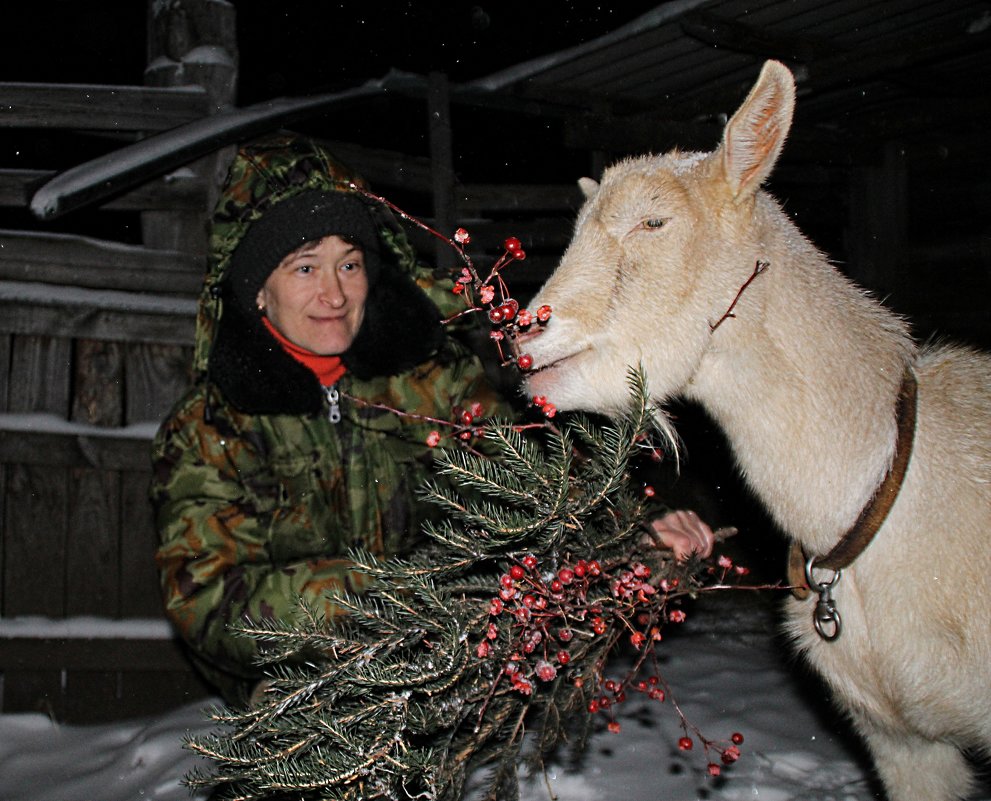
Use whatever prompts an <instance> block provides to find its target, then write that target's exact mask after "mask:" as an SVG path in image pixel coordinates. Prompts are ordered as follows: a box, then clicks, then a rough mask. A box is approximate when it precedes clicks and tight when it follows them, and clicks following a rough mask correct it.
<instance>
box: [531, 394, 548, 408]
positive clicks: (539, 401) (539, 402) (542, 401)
mask: <svg viewBox="0 0 991 801" xmlns="http://www.w3.org/2000/svg"><path fill="white" fill-rule="evenodd" d="M533 405H534V406H546V405H547V396H546V395H534V396H533Z"/></svg>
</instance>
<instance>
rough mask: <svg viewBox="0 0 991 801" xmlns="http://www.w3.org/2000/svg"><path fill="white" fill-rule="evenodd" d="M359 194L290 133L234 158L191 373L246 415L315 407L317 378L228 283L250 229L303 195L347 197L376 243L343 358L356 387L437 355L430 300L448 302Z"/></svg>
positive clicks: (400, 236) (385, 216)
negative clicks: (363, 212) (359, 315)
mask: <svg viewBox="0 0 991 801" xmlns="http://www.w3.org/2000/svg"><path fill="white" fill-rule="evenodd" d="M355 187H361V188H366V184H365V182H364V181H363V180H362V179H361V177H360V176H358V175H357V174H356V173H354V172H353V171H352V170H350V169H349V168H348V167H346V166H345V165H343V164H342V163H341V162H340V161H338V160H337V159H335V158H334V157H333V155H332V154H331V153H330V152H329V151H328V150H327V148H326V147H325V146H324V145H322V144H321V143H319V142H317V141H315V140H313V139H310V138H307V137H303V136H298V135H295V134H289V133H280V134H276V135H274V136H269V137H265V138H263V139H258V140H255V141H252V142H250V143H248V144H245V145H243V146H242V147H241V148H240V149H239V150H238V152H237V154H236V156H235V157H234V160H233V161H232V163H231V166H230V168H229V170H228V175H227V180H226V182H225V183H224V186H223V188H222V190H221V195H220V198H219V201H218V203H217V206H216V209H215V211H214V216H213V221H212V228H211V236H210V254H209V263H208V272H207V276H206V280H205V281H204V285H203V290H202V292H201V295H200V299H199V308H198V313H197V320H196V339H195V349H194V357H193V368H194V371H195V373H196V374H197V375H203V374H206V375H207V376H208V380H210V381H213V382H215V383H216V384H217V385H218V386H219V387H220V388H221V390H222V391H223V393H224V395H225V396H226V397H227V398H228V400H230V401H231V402H232V403H234V405H235V406H237V407H238V408H240V409H241V410H242V411H245V412H250V413H277V412H285V413H299V412H306V411H317V410H318V409H319V408H321V406H320V405H321V403H322V399H321V398H322V396H321V393H320V392H319V383H318V382H317V380H316V377H315V376H313V375H312V374H311V373H310V372H309V371H308V370H307V369H306V368H305V367H303V366H302V365H300V364H299V363H298V362H296V361H295V360H294V359H292V357H290V356H289V355H288V354H286V353H285V352H284V351H283V350H282V348H281V346H280V345H279V344H278V343H277V342H275V340H274V339H273V338H272V337H271V335H269V334H268V332H267V331H265V330H264V327H263V324H262V319H261V315H260V314H255V313H254V310H253V309H242V308H238V305H239V304H237V303H234V302H233V301H234V295H233V293H232V290H231V282H230V280H229V277H230V276H229V272H230V267H231V260H232V256H233V254H234V252H235V250H237V247H238V245H239V244H240V243H241V241H242V240H243V239H244V237H245V235H246V234H247V232H248V231H249V230H250V229H251V226H252V224H253V223H254V222H255V221H256V220H258V219H260V218H261V217H262V216H263V215H265V214H266V212H267V211H269V210H271V209H272V208H274V207H276V206H277V205H278V204H280V203H282V202H284V201H286V200H288V199H290V198H294V197H296V196H298V195H300V194H301V193H303V192H308V191H312V190H318V191H322V192H342V193H353V196H355V197H358V198H360V199H361V201H362V202H363V203H365V204H366V205H367V209H368V212H369V214H370V215H371V217H372V220H373V223H374V227H375V229H376V230H377V234H378V237H379V239H380V242H379V247H378V248H377V250H378V253H377V256H376V258H377V260H378V265H377V268H376V270H377V274H376V277H375V281H374V282H373V283H372V284H371V286H370V288H369V295H368V298H367V300H366V306H365V317H364V321H363V323H362V326H361V329H360V330H359V332H358V334H357V336H356V337H355V341H354V342H353V343H352V345H351V347H350V348H349V349H348V351H347V352H346V353H344V354H342V359H343V361H344V363H345V364H346V365H347V367H348V369H349V371H350V372H351V373H353V374H354V375H355V376H356V377H357V378H359V379H370V378H373V377H376V376H380V375H396V374H398V373H400V372H403V371H405V370H407V369H410V368H412V367H414V366H415V365H417V364H420V363H422V362H423V361H425V360H426V359H428V358H429V357H430V356H432V355H433V354H434V353H435V352H436V351H437V350H438V349H439V348H440V347H441V345H442V343H443V341H444V332H443V329H442V327H441V325H440V319H441V316H442V313H441V311H440V310H439V309H438V308H437V305H436V304H435V303H434V301H433V300H432V299H431V297H429V296H428V292H429V293H430V294H431V295H434V297H438V296H439V295H440V296H443V295H447V297H448V298H449V297H450V294H449V292H443V291H441V292H440V293H439V295H438V293H435V292H434V291H432V290H433V288H434V284H435V281H434V277H433V276H432V275H431V273H430V272H429V271H428V270H425V269H424V268H422V267H421V266H419V265H418V264H417V261H416V256H415V254H414V252H413V249H412V247H411V246H410V245H409V242H408V240H407V238H406V235H405V232H404V231H403V230H402V229H401V228H400V227H399V225H398V223H397V222H396V220H395V218H394V216H393V215H392V213H391V212H390V211H389V210H388V209H387V208H385V207H384V206H382V205H380V204H378V203H374V202H372V201H368V200H367V199H366V198H365V197H364V195H361V194H360V193H356V192H355ZM448 285H449V283H448ZM438 288H439V287H438ZM425 290H427V291H425ZM441 302H442V303H444V304H445V305H446V303H445V302H444V301H441ZM240 305H244V304H243V303H241V304H240Z"/></svg>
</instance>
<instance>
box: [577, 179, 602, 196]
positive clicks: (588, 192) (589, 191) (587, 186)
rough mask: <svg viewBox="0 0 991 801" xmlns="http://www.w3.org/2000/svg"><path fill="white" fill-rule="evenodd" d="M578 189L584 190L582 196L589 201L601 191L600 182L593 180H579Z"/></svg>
mask: <svg viewBox="0 0 991 801" xmlns="http://www.w3.org/2000/svg"><path fill="white" fill-rule="evenodd" d="M578 188H579V189H581V190H582V194H583V195H584V196H585V199H586V200H588V199H589V198H590V197H592V195H594V194H595V193H596V192H598V191H599V182H598V181H596V180H593V179H592V178H579V179H578Z"/></svg>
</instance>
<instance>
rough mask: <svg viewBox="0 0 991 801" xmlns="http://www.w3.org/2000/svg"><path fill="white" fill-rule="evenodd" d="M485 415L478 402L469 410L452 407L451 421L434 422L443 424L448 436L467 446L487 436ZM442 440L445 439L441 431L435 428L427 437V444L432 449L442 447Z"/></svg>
mask: <svg viewBox="0 0 991 801" xmlns="http://www.w3.org/2000/svg"><path fill="white" fill-rule="evenodd" d="M484 415H485V409H484V407H483V406H482V404H480V403H477V402H476V403H472V404H471V405H470V406H469V407H468V408H467V409H465V408H463V407H461V406H454V407H452V408H451V420H450V421H446V420H434V421H433V422H436V423H440V424H443V425H444V426H445V428H446V429H447V436H449V437H451V438H452V439H456V440H458V441H459V442H461V443H464V444H467V443H470V442H473V441H474V440H475V439H477V438H478V437H481V436H482V435H483V434H485V425H484V420H483V417H484ZM441 439H443V437H442V435H441V433H440V431H439V430H438V429H436V428H435V429H434V430H432V431H431V432H430V433H429V434H428V435H427V439H426V443H427V445H429V446H430V447H431V448H436V447H437V446H438V445H440V442H441Z"/></svg>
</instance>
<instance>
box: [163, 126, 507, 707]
mask: <svg viewBox="0 0 991 801" xmlns="http://www.w3.org/2000/svg"><path fill="white" fill-rule="evenodd" d="M287 141H288V140H275V142H274V144H272V143H265V144H262V145H256V146H254V149H253V150H252V151H249V152H250V155H251V157H250V158H245V152H246V151H245V150H242V152H241V154H239V156H238V159H236V160H235V163H234V166H233V167H232V171H231V175H232V179H231V182H229V184H228V186H227V187H226V189H225V193H224V196H223V197H222V198H221V204H220V207H218V214H217V217H216V218H215V225H214V234H215V239H214V248H213V254H214V255H213V262H212V269H211V273H210V276H208V280H207V287H206V289H205V291H204V295H203V298H202V300H201V308H200V318H199V321H198V334H197V356H196V367H197V372H198V376H199V377H198V380H197V381H196V383H195V385H194V386H193V387H192V389H191V390H190V391H189V392H188V393H187V394H186V395H185V397H183V398H182V399H181V400H180V401H179V403H178V404H177V405H176V407H175V409H174V410H173V412H172V414H171V415H170V417H169V418H168V419H167V420H166V421H165V422H164V423H163V425H162V427H161V429H160V430H159V433H158V436H157V437H156V439H155V442H154V448H153V466H154V478H153V484H152V500H153V505H154V508H155V514H156V525H157V528H158V532H159V537H160V547H159V549H158V553H157V563H158V566H159V570H160V575H161V583H162V589H163V593H164V599H165V606H166V611H167V613H168V615H169V617H170V618H171V620H172V621H173V623H174V624H175V626H176V628H177V629H178V631H179V632H180V634H181V635H182V637H183V638H184V639H185V641H186V642H187V643H188V645H189V646H190V647H191V649H192V651H193V656H194V659H195V660H196V662H197V663H198V665H199V666H200V667H201V669H202V670H203V672H204V673H205V674H206V676H207V678H209V679H210V680H211V681H212V682H213V683H214V684H216V685H217V687H218V688H219V689H220V690H221V691H222V692H223V693H224V695H225V696H226V697H228V698H229V699H230V700H235V701H243V700H244V699H245V697H246V694H245V690H246V689H247V688H248V687H250V686H251V684H253V683H254V682H255V681H257V679H258V678H260V676H261V672H262V671H261V668H260V667H258V665H257V664H256V663H255V657H256V648H257V645H256V641H255V640H253V639H251V638H248V637H244V636H240V635H237V634H235V633H233V630H232V626H236V625H237V624H238V623H241V622H247V621H252V620H264V619H266V618H269V619H271V618H278V619H290V618H291V616H292V615H294V614H296V612H297V609H298V601H299V600H300V599H302V600H304V601H305V602H307V603H309V604H310V605H313V606H316V607H317V608H318V609H321V610H322V611H323V612H324V613H325V614H326V615H328V616H333V615H334V614H335V613H336V611H337V610H336V609H335V608H334V605H333V603H332V602H331V601H330V600H329V599H328V597H327V592H328V590H334V589H338V588H341V587H346V588H349V589H354V590H361V589H362V588H363V587H364V586H365V585H366V583H367V577H365V576H363V575H361V574H358V573H356V572H354V571H353V570H352V569H351V566H350V564H349V563H348V562H347V561H346V559H345V558H344V555H345V554H346V552H347V550H348V549H349V548H351V547H352V546H362V547H365V548H367V549H369V550H370V551H371V552H372V553H374V554H376V555H388V554H396V553H398V552H401V551H402V550H404V549H407V548H409V547H411V546H412V545H413V543H414V542H415V539H416V536H417V534H418V532H419V530H420V525H421V523H422V520H423V518H424V516H425V515H426V514H428V513H429V510H428V509H424V508H422V505H420V504H418V503H417V501H416V499H415V496H414V493H415V491H416V489H417V488H418V486H419V485H420V484H422V482H423V481H424V479H425V478H426V477H427V476H428V473H429V465H430V461H431V454H432V452H433V451H432V450H431V449H430V448H429V447H428V446H427V445H426V439H427V435H428V434H429V432H430V430H431V429H434V428H437V426H436V425H435V424H432V423H430V422H429V421H423V420H417V419H415V418H412V417H405V416H403V417H401V416H397V415H396V414H394V413H392V412H390V411H386V410H385V408H383V407H387V408H390V409H398V410H403V411H405V412H409V413H412V414H415V415H420V416H425V417H434V418H441V419H445V420H447V419H450V417H451V410H452V407H453V406H456V405H461V406H466V405H470V404H471V403H472V402H476V401H477V402H480V403H482V404H483V406H484V407H485V408H486V411H487V412H491V413H500V414H505V411H506V408H505V407H504V406H502V405H500V401H499V399H498V398H497V397H496V395H495V394H494V392H493V391H492V390H491V389H490V387H489V385H488V384H487V382H486V381H485V377H484V371H483V370H482V367H481V365H480V364H479V362H478V360H477V359H476V358H474V357H473V356H472V355H471V353H470V352H469V350H468V349H467V348H466V347H464V346H463V345H461V344H459V343H458V342H457V341H456V340H454V339H452V338H451V337H448V336H444V335H442V336H441V338H440V339H439V340H437V341H436V343H435V342H433V340H430V345H429V355H428V356H427V357H426V358H422V351H423V350H424V343H423V342H422V339H423V336H424V335H422V334H421V332H420V331H419V329H418V328H417V325H418V324H417V321H416V320H408V319H406V318H407V317H408V315H407V314H406V312H405V311H404V310H406V309H409V310H411V311H412V313H413V314H415V315H419V314H422V313H423V310H424V309H425V308H430V309H432V314H434V315H436V314H437V313H438V311H439V309H438V308H437V307H440V309H442V310H443V311H444V312H445V313H449V312H450V308H444V306H445V305H446V304H449V303H450V301H451V299H452V298H453V295H452V293H451V292H450V287H451V284H450V280H449V279H448V280H447V281H441V280H435V279H434V277H432V276H431V275H430V274H429V273H426V272H424V271H422V270H420V269H418V268H417V267H416V266H415V264H414V260H413V258H412V254H411V252H410V251H409V249H408V245H406V244H405V240H404V238H403V237H402V235H401V233H400V232H397V231H395V230H391V229H386V228H384V229H383V232H382V235H383V239H384V240H385V242H386V243H387V245H388V247H389V248H390V249H391V250H393V251H394V252H396V253H397V256H398V257H399V258H398V259H397V261H398V262H399V263H400V264H403V265H404V266H403V268H402V269H403V270H404V271H405V272H406V274H407V276H406V277H405V279H404V280H406V281H408V283H406V284H399V286H398V291H400V293H401V294H400V296H399V298H398V299H397V298H392V299H386V300H383V298H381V297H380V298H378V299H377V300H375V301H374V302H377V303H380V304H382V303H385V304H386V307H385V309H384V310H385V311H387V312H388V314H387V315H386V317H387V319H383V321H382V322H381V325H380V326H379V327H381V328H384V329H385V330H386V331H387V334H388V339H387V342H389V343H391V345H390V353H389V354H388V355H389V357H390V358H392V357H395V354H396V353H399V354H400V355H402V354H403V353H404V352H405V351H408V350H410V347H412V353H413V354H414V356H415V357H416V358H414V359H413V360H414V361H415V362H416V363H415V364H414V365H413V366H405V367H403V368H402V369H401V371H399V372H397V371H396V370H395V369H390V366H389V365H387V366H385V367H382V365H381V364H378V363H377V362H376V361H375V358H372V359H371V363H369V362H368V360H367V359H359V358H357V357H354V358H353V359H352V361H351V362H349V363H348V367H349V371H348V373H346V374H345V376H344V377H343V378H342V379H341V380H340V381H339V383H338V384H337V387H336V388H337V390H338V391H339V393H340V402H339V406H340V413H341V417H340V420H339V421H337V422H332V421H331V419H330V414H329V412H330V402H329V400H328V396H327V395H326V394H325V393H324V391H322V388H321V387H320V386H319V382H318V381H317V380H316V377H315V376H314V375H313V374H312V373H310V372H309V370H307V369H306V368H305V367H302V365H300V364H299V363H297V362H295V360H293V359H292V358H291V357H289V356H288V354H286V353H285V352H284V351H283V350H282V348H281V347H280V346H279V345H278V344H277V343H275V342H274V340H273V339H272V338H271V337H270V336H269V335H268V334H267V332H266V333H263V334H259V332H258V330H256V327H255V326H254V325H253V324H249V323H247V322H245V321H243V320H239V319H238V315H237V314H234V313H232V311H231V309H230V308H227V309H224V305H225V304H224V302H223V300H222V298H223V293H222V292H221V293H217V292H216V291H211V286H222V282H223V274H224V269H225V268H226V262H227V259H228V258H229V256H230V253H231V252H233V249H234V248H233V246H232V245H235V246H236V241H237V239H238V236H239V234H243V231H244V230H245V229H246V227H247V223H245V222H244V221H245V220H246V219H247V220H248V221H250V215H247V214H246V212H245V207H244V204H245V202H246V198H249V197H250V196H251V192H246V191H245V184H249V183H252V182H254V184H256V183H257V180H258V176H257V175H256V174H252V173H253V171H255V172H256V167H257V164H258V162H259V161H261V160H264V159H267V160H268V161H266V162H265V163H266V165H268V164H271V163H272V162H273V160H274V159H275V158H276V157H277V155H280V154H281V153H282V152H283V151H284V149H285V146H286V142H287ZM292 141H293V146H294V147H297V146H298V142H297V140H292ZM311 145H312V143H307V146H308V147H309V146H311ZM314 149H316V147H315V146H314ZM328 158H329V156H327V154H326V153H325V152H323V153H322V154H321V159H322V160H323V163H324V164H327V163H328V162H327V161H326V160H327V159H328ZM290 168H292V163H291V162H290V164H289V166H288V167H287V169H290ZM332 169H333V170H338V169H340V170H343V168H341V167H340V166H339V165H336V163H335V164H334V166H333V168H332ZM296 173H297V174H298V175H300V176H303V177H304V178H305V180H306V181H307V182H309V183H307V185H311V184H312V180H313V179H312V176H311V175H310V173H309V172H308V171H305V170H299V169H297V170H296ZM324 174H326V171H325V173H324ZM331 177H332V178H336V176H333V175H332V176H331ZM254 184H252V186H251V190H252V191H253V192H255V193H256V194H257V196H258V197H262V198H267V197H268V196H267V195H266V194H265V193H264V192H259V191H258V189H257V186H256V185H254ZM225 204H226V205H225ZM249 205H250V202H249ZM232 209H234V210H235V212H236V214H235V213H231V210H232ZM414 278H415V279H416V282H417V283H416V285H415V286H414V284H413V282H412V280H411V279H414ZM393 290H396V287H393ZM218 294H220V296H221V300H220V302H218V300H217V297H216V296H217V295H218ZM420 295H422V297H419V296H420ZM427 298H431V299H435V300H436V304H434V305H432V306H429V307H428V306H424V302H425V301H426V299H427ZM372 303H373V298H372V296H371V295H370V297H369V305H368V306H366V319H367V317H368V315H369V314H371V313H372V308H371V305H370V304H372ZM398 305H401V306H402V308H398ZM225 326H226V328H227V329H230V330H229V331H226V332H225ZM389 326H392V328H391V329H390V328H389ZM417 338H418V339H417ZM411 339H417V341H416V342H415V343H414V344H413V345H412V346H411V345H410V342H409V340H411ZM428 339H429V337H428ZM225 342H226V343H227V344H226V345H225V344H224V343H225ZM377 347H378V348H381V347H382V344H381V342H380V343H378V345H377ZM371 350H372V352H373V353H374V348H372V349H371ZM403 358H405V359H406V361H407V362H408V361H409V360H410V359H411V358H413V357H412V356H409V355H408V354H407V355H406V356H405V357H403ZM395 367H396V364H395V363H392V364H391V368H395Z"/></svg>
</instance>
